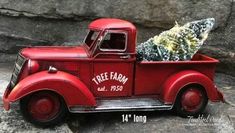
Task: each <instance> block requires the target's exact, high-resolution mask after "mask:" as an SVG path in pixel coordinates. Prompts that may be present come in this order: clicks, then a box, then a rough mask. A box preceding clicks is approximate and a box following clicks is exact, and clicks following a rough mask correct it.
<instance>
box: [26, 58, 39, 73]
mask: <svg viewBox="0 0 235 133" xmlns="http://www.w3.org/2000/svg"><path fill="white" fill-rule="evenodd" d="M28 67H29V73H30V74H32V73H35V72H37V71H38V70H39V64H38V62H37V61H35V60H29V62H28Z"/></svg>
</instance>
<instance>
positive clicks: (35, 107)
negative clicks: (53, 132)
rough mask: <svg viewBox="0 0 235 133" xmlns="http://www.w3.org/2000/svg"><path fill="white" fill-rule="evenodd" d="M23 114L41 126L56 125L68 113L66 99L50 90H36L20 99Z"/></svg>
mask: <svg viewBox="0 0 235 133" xmlns="http://www.w3.org/2000/svg"><path fill="white" fill-rule="evenodd" d="M20 109H21V112H22V115H23V116H24V118H25V119H26V120H28V121H29V122H31V123H33V124H35V125H37V126H41V127H47V126H54V125H56V124H58V123H60V122H62V121H63V120H64V118H65V116H66V114H67V108H66V105H65V102H64V100H63V99H62V98H61V96H59V95H58V94H56V93H54V92H50V91H40V92H35V93H33V94H31V95H29V96H26V97H24V98H23V99H21V100H20Z"/></svg>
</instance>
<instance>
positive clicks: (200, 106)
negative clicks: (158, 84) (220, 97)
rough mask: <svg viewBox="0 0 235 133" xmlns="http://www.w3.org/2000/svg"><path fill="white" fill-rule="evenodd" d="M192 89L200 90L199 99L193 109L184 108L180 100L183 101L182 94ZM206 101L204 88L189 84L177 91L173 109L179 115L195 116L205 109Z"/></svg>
mask: <svg viewBox="0 0 235 133" xmlns="http://www.w3.org/2000/svg"><path fill="white" fill-rule="evenodd" d="M192 89H193V90H194V91H196V92H200V97H201V101H200V103H199V104H198V105H197V106H196V107H195V109H192V110H190V111H189V109H185V108H186V107H185V106H183V105H182V104H183V102H182V101H183V96H184V95H186V94H185V93H187V92H189V90H192ZM207 103H208V97H207V94H206V91H205V89H204V88H203V87H201V86H199V85H191V86H187V87H185V88H183V89H182V90H181V91H180V92H179V94H178V96H177V98H176V101H175V104H174V110H175V111H176V113H177V114H178V115H179V116H181V117H188V116H193V117H197V116H198V115H200V114H201V113H203V111H204V110H205V107H206V106H207Z"/></svg>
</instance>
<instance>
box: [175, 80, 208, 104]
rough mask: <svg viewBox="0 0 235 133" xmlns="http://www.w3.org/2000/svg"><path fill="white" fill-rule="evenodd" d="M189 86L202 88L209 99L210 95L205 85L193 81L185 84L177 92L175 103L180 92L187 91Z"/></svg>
mask: <svg viewBox="0 0 235 133" xmlns="http://www.w3.org/2000/svg"><path fill="white" fill-rule="evenodd" d="M189 87H196V88H198V89H200V90H201V91H203V92H204V94H205V95H206V98H207V99H208V95H207V92H206V89H205V87H203V86H202V85H200V84H197V83H193V84H188V85H185V86H184V87H182V88H181V89H180V90H179V92H178V93H177V95H176V98H175V100H174V103H175V102H176V101H177V100H178V98H179V96H180V94H181V93H182V92H184V91H185V90H186V89H187V88H189Z"/></svg>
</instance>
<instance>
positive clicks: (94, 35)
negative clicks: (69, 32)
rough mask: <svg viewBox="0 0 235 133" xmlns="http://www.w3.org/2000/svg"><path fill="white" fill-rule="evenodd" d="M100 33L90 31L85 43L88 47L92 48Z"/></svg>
mask: <svg viewBox="0 0 235 133" xmlns="http://www.w3.org/2000/svg"><path fill="white" fill-rule="evenodd" d="M99 33H100V32H99V31H94V30H90V31H89V32H88V34H87V36H86V39H85V41H84V43H86V45H87V46H88V47H91V45H92V43H93V42H94V41H95V39H96V38H97V37H98V35H99Z"/></svg>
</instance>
